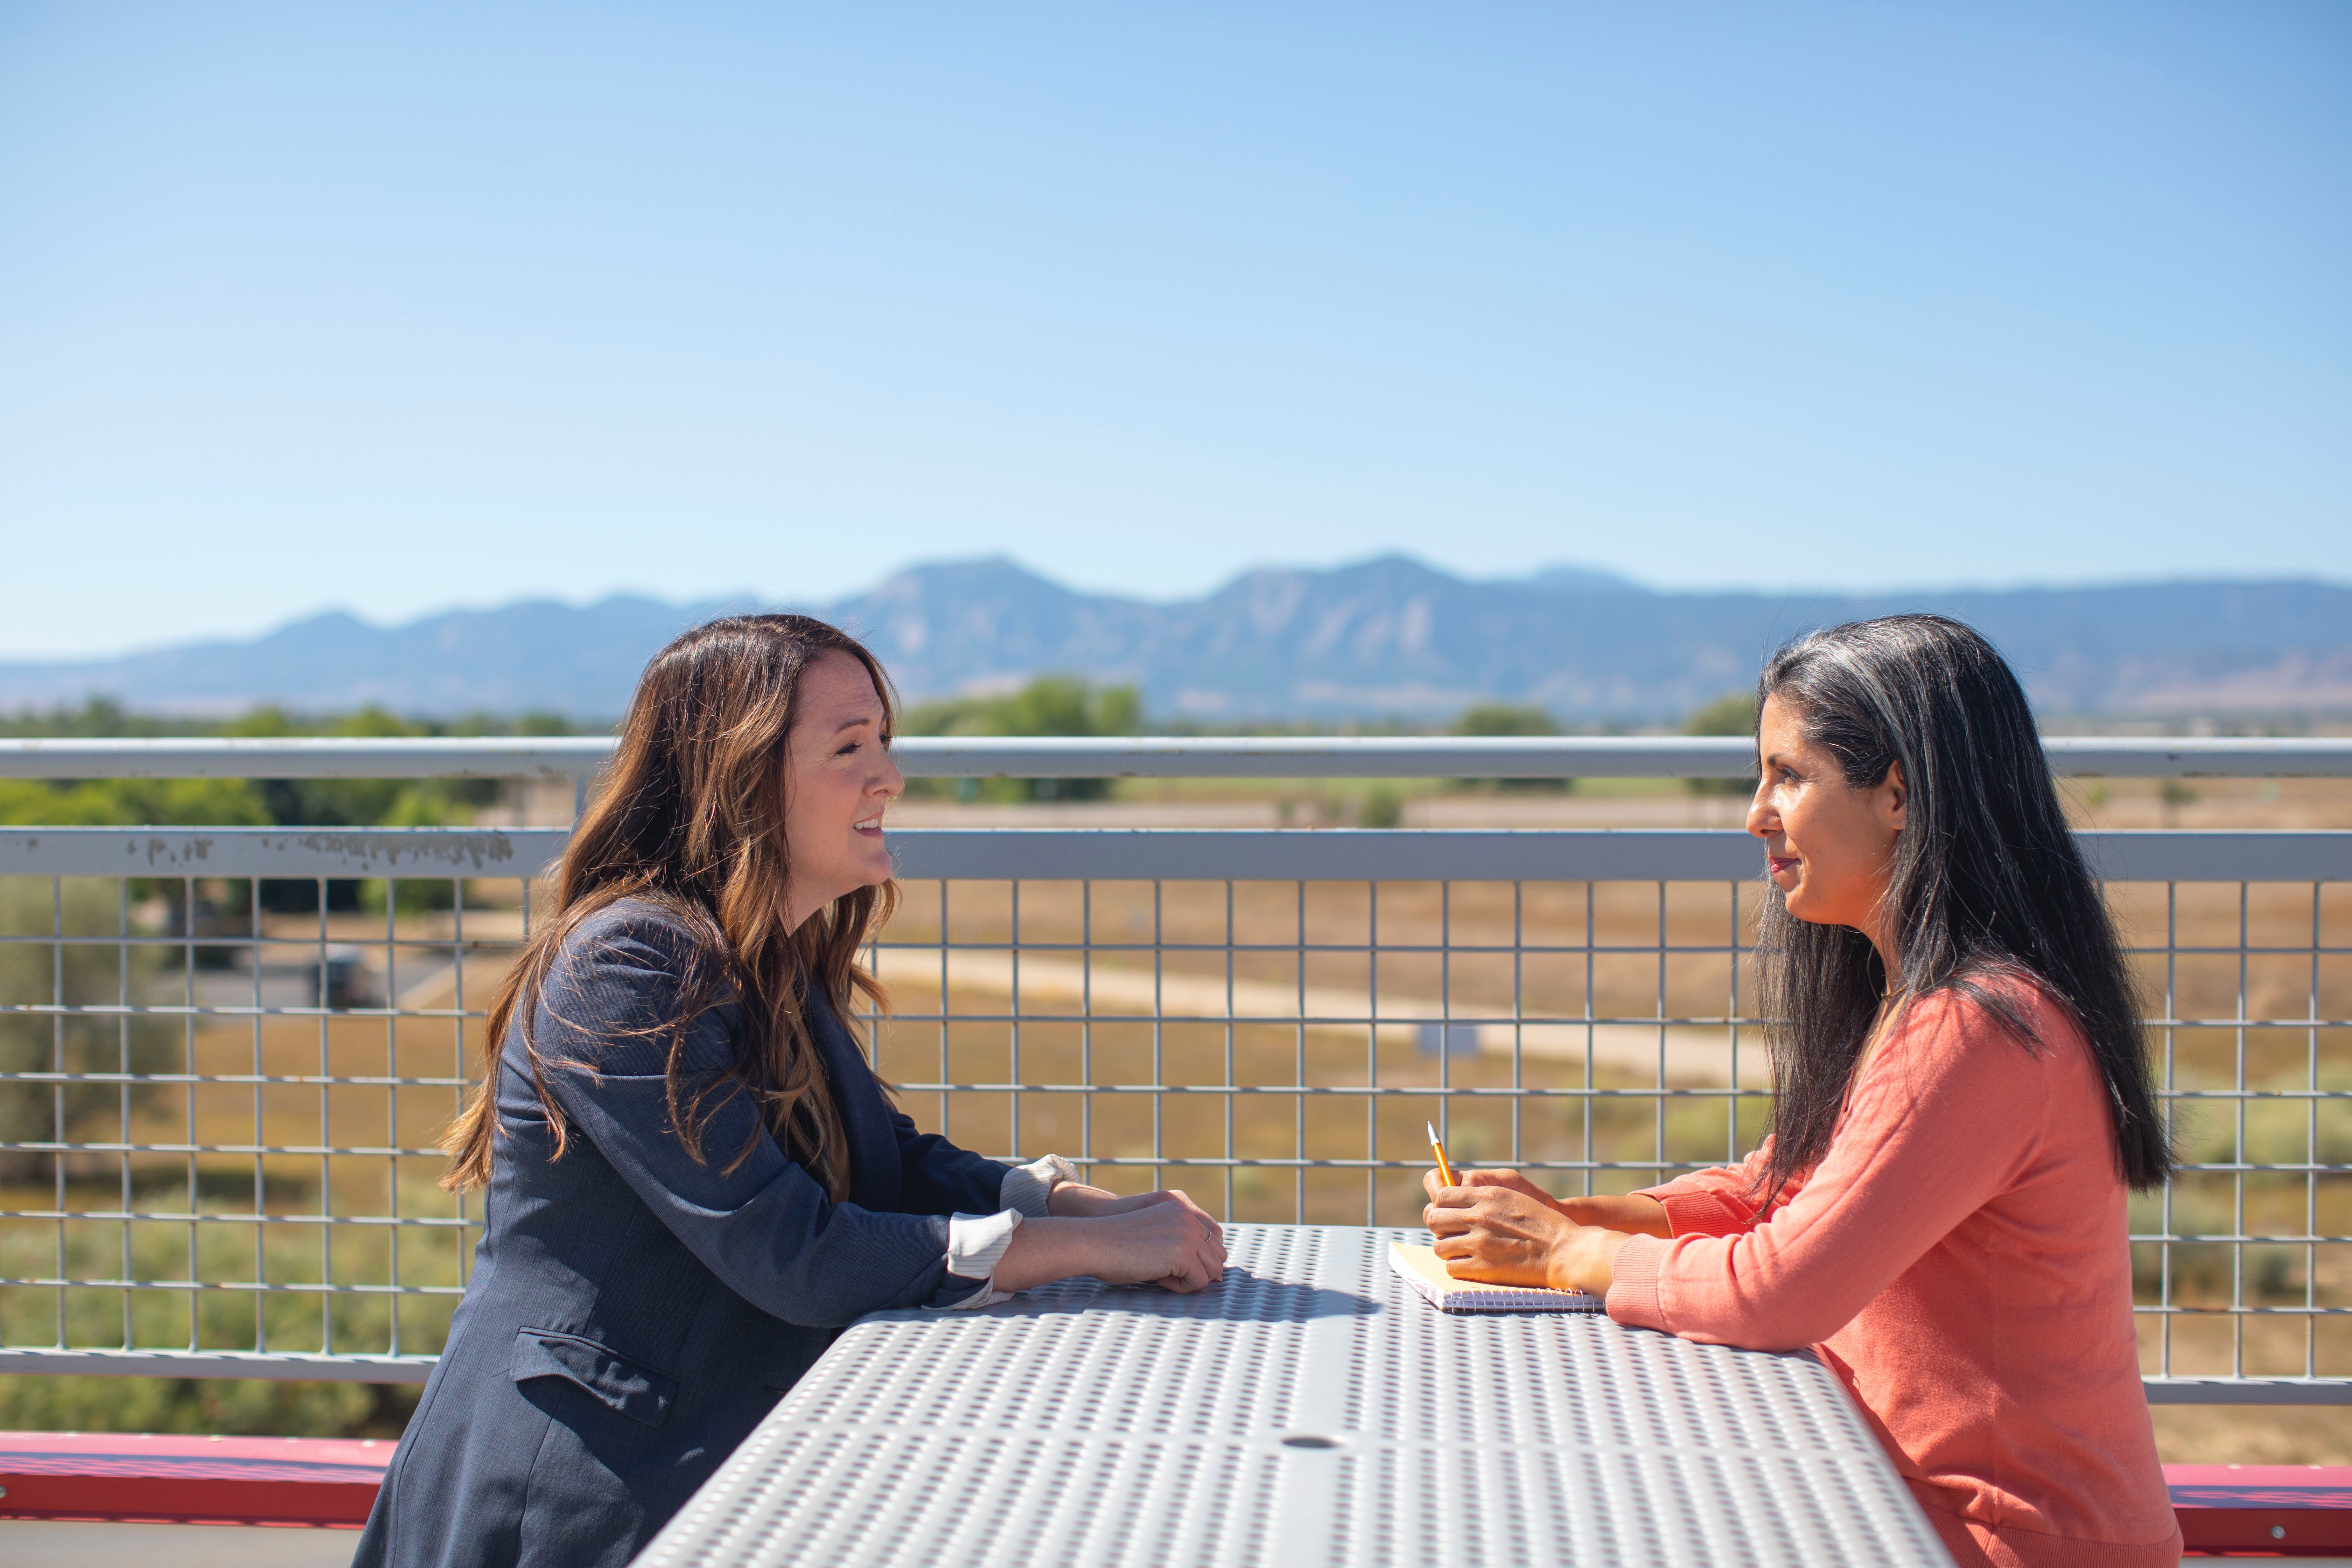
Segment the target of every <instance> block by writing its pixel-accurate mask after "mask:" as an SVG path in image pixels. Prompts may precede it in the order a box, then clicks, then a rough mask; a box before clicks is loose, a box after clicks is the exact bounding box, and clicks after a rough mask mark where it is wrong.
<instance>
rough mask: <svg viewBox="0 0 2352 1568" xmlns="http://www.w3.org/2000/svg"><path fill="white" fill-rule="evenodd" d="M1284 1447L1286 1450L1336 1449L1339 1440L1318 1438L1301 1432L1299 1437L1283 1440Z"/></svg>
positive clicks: (1335, 1438)
mask: <svg viewBox="0 0 2352 1568" xmlns="http://www.w3.org/2000/svg"><path fill="white" fill-rule="evenodd" d="M1282 1446H1283V1447H1286V1448H1336V1447H1339V1439H1338V1438H1337V1437H1318V1436H1315V1435H1314V1434H1313V1433H1311V1432H1301V1433H1299V1434H1298V1435H1297V1436H1294V1437H1285V1438H1284V1439H1283V1440H1282Z"/></svg>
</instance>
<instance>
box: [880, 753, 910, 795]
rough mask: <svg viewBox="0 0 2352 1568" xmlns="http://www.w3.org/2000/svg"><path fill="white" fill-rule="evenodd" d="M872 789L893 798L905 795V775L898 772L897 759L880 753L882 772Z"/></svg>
mask: <svg viewBox="0 0 2352 1568" xmlns="http://www.w3.org/2000/svg"><path fill="white" fill-rule="evenodd" d="M873 787H875V788H876V789H878V790H880V791H881V792H882V793H883V794H884V795H890V796H892V797H894V798H895V797H897V796H898V795H904V794H906V793H907V775H906V774H904V773H900V772H899V771H898V759H897V758H896V757H893V756H892V755H891V754H890V753H889V752H883V753H882V772H881V774H880V776H878V777H877V778H876V779H875V781H874V786H873Z"/></svg>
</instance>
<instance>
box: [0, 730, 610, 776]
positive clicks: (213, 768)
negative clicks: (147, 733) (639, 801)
mask: <svg viewBox="0 0 2352 1568" xmlns="http://www.w3.org/2000/svg"><path fill="white" fill-rule="evenodd" d="M612 755H613V738H612V737H611V736H610V735H551V736H533V737H529V738H523V739H516V738H512V737H508V736H430V737H415V736H360V737H353V736H341V735H333V736H329V735H283V736H280V735H271V736H233V737H169V738H164V739H159V740H112V739H105V740H100V739H80V738H56V739H52V738H48V737H40V738H35V739H26V740H0V778H17V779H511V778H584V777H588V776H591V775H593V773H596V771H597V770H598V769H600V768H602V767H603V766H604V764H605V763H607V762H609V761H611V760H612Z"/></svg>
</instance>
